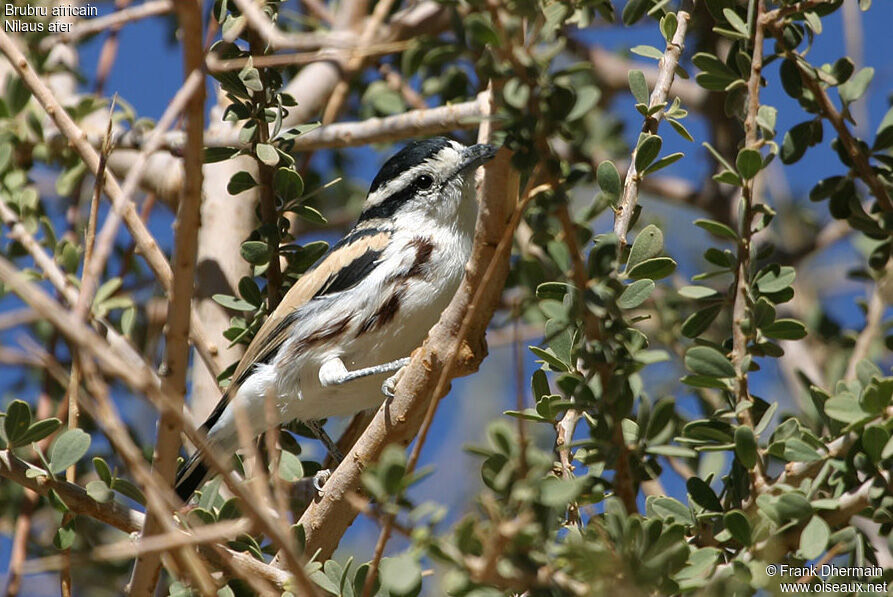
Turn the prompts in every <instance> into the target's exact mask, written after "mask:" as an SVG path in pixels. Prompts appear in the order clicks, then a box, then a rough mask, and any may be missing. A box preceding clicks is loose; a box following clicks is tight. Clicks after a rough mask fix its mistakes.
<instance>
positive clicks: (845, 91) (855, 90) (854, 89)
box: [837, 66, 874, 105]
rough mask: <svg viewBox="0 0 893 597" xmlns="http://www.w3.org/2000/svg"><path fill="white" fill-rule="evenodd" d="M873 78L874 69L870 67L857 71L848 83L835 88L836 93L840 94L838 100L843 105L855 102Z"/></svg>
mask: <svg viewBox="0 0 893 597" xmlns="http://www.w3.org/2000/svg"><path fill="white" fill-rule="evenodd" d="M873 78H874V69H873V68H872V67H870V66H866V67H865V68H863V69H861V70H859V72H857V73H856V74H855V75H853V76H852V77H851V78H850V80H849V81H847V82H846V83H844V84H843V85H841V86H840V87H838V88H837V92H838V93H839V94H840V100H841V101H842V102H843V103H844V105H846V104H850V103H852V102H854V101H856V100H857V99H859V98H860V97H862V95H863V94H864V93H865V90H866V89H868V85H869V84H870V83H871V80H872V79H873Z"/></svg>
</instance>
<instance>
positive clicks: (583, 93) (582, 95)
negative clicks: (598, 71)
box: [567, 85, 602, 122]
mask: <svg viewBox="0 0 893 597" xmlns="http://www.w3.org/2000/svg"><path fill="white" fill-rule="evenodd" d="M601 96H602V94H601V91H600V90H599V89H598V88H597V87H593V86H591V85H588V86H586V87H583V88H582V89H578V90H577V99H576V102H575V103H574V109H573V110H571V112H570V114H568V115H567V121H568V122H573V121H575V120H578V119H580V118H583V117H584V116H586V114H588V113H589V112H590V111H591V110H592V109H593V108H594V107H595V105H596V104H597V103H598V100H599V99H601Z"/></svg>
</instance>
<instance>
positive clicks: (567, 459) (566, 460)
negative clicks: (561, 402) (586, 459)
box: [555, 408, 583, 524]
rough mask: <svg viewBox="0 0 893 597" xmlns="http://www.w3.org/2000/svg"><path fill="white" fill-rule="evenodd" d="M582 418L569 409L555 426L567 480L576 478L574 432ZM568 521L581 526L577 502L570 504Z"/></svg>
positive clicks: (557, 443)
mask: <svg viewBox="0 0 893 597" xmlns="http://www.w3.org/2000/svg"><path fill="white" fill-rule="evenodd" d="M581 416H583V413H581V412H580V411H578V410H576V409H574V408H569V409H567V411H565V413H564V416H563V417H561V420H560V421H558V423H556V424H555V432H556V435H557V437H556V438H555V447H556V448H558V459H559V461H560V462H561V476H562V477H564V478H565V479H572V478H573V477H574V465H573V460H574V456H573V454H572V453H571V442H572V441H573V439H574V431H575V430H576V428H577V421H579V420H580V417H581ZM567 521H568V522H569V523H570V524H580V511H579V509H578V508H577V504H576V502H572V503H570V504H568V507H567Z"/></svg>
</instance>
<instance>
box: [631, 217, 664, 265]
mask: <svg viewBox="0 0 893 597" xmlns="http://www.w3.org/2000/svg"><path fill="white" fill-rule="evenodd" d="M663 249H664V234H663V232H661V230H660V228H658V227H657V226H655V225H654V224H650V225H648V226H646V227H645V228H643V229H642V231H641V232H639V234H637V235H636V239H635V240H634V241H633V246H632V248H631V249H630V251H629V259H627V261H626V267H627V268H632V267H635V266H636V265H638V264H640V263H642V262H643V261H646V260H648V259H651V258H652V257H657V256H658V255H660V253H661V251H663Z"/></svg>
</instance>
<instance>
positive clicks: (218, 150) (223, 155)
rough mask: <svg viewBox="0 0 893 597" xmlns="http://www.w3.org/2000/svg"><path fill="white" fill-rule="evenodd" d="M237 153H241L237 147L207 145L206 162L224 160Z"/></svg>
mask: <svg viewBox="0 0 893 597" xmlns="http://www.w3.org/2000/svg"><path fill="white" fill-rule="evenodd" d="M237 153H239V150H238V149H237V148H235V147H205V158H204V162H205V163H206V164H213V163H215V162H222V161H224V160H228V159H230V158H232V157H233V156H235V155H236V154H237Z"/></svg>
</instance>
